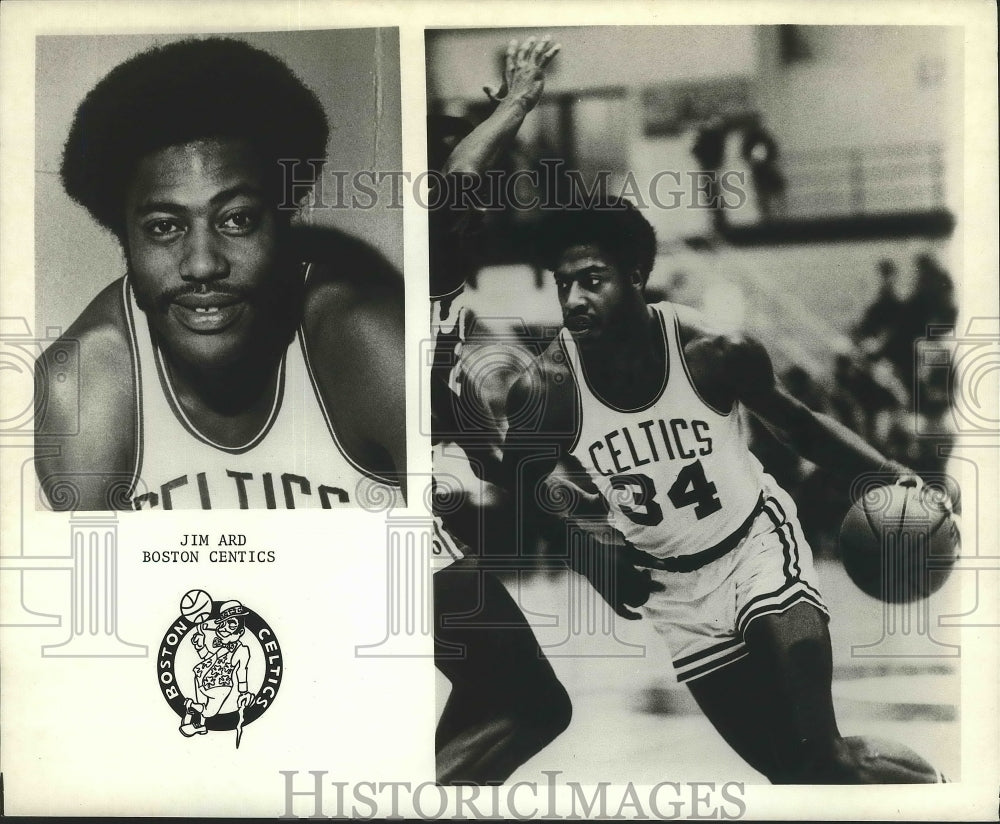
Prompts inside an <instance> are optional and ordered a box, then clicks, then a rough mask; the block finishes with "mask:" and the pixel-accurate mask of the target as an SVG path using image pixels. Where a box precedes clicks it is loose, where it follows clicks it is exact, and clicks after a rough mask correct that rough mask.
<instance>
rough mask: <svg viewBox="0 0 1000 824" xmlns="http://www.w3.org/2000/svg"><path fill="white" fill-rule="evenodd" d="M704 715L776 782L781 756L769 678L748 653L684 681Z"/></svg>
mask: <svg viewBox="0 0 1000 824" xmlns="http://www.w3.org/2000/svg"><path fill="white" fill-rule="evenodd" d="M686 685H687V688H688V690H690V692H691V695H692V696H693V697H694V699H695V701H697V703H698V706H699V707H700V708H701V711H702V712H703V713H705V717H706V718H708V720H709V721H711V722H712V726H714V727H715V729H716V730H717V731H718V733H719V734H720V735H721V736H722V737H723V739H724V740H725V741H726V743H727V744H729V746H730V747H732V748H733V750H735V751H736V753H737V754H738V755H739V756H740V757H741V758H742V759H743V760H744V761H746V762H747V764H749V765H750V766H751V767H753V768H754V769H755V770H757V771H758V772H760V773H762V774H763V775H764V776H766V777H767V779H768V780H769V781H771V782H772V783H778V782H777V779H778V778H779V777H780V774H781V758H780V756H779V753H778V752H777V750H776V748H775V743H776V740H777V738H776V736H775V730H774V723H773V716H774V713H773V712H772V711H771V709H772V708H771V696H770V695H769V693H768V680H767V678H766V677H762V673H761V672H760V669H759V666H758V662H757V660H756V659H755V658H751V657H750V656H747V657H745V658H742V659H740V660H739V661H736V662H735V663H733V664H730V665H729V666H727V667H724V668H722V669H719V670H716V671H715V672H712V673H709V674H708V675H705V676H702V677H701V678H697V679H695V680H692V681H688V682H687V684H686Z"/></svg>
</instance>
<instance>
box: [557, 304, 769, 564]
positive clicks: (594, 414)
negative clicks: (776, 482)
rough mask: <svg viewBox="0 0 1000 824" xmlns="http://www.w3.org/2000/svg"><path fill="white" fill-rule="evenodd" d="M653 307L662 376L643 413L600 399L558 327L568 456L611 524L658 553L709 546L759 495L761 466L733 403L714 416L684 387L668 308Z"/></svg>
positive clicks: (683, 552)
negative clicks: (572, 398)
mask: <svg viewBox="0 0 1000 824" xmlns="http://www.w3.org/2000/svg"><path fill="white" fill-rule="evenodd" d="M651 308H652V311H653V312H654V313H655V317H656V318H657V320H658V321H659V325H660V329H661V331H662V333H663V339H664V346H665V350H666V374H665V379H664V383H663V387H662V389H661V392H660V394H659V395H658V396H657V397H656V398H655V399H654V400H653V401H652V402H651V403H650V404H649V405H648V406H647V407H645V408H644V409H642V410H636V411H623V410H619V409H614V408H612V407H610V406H608V405H606V404H605V403H604V402H603V401H602V400H601V399H599V398H598V397H597V396H596V395H595V394H594V392H593V391H592V390H591V389H590V387H589V386H588V383H587V380H586V376H585V374H584V371H583V366H582V363H581V360H580V354H579V351H578V350H577V348H576V345H575V343H574V341H573V338H572V336H571V335H570V334H569V332H567V331H566V330H563V331H562V332H561V333H560V338H559V345H561V346H563V348H564V349H565V350H566V353H567V363H568V364H569V366H570V368H571V370H572V372H573V375H574V379H575V383H576V386H577V387H578V390H579V393H580V422H579V433H578V437H577V440H576V445H575V446H574V448H573V450H572V454H573V455H574V457H576V458H577V460H579V461H580V463H581V464H582V466H583V467H584V468H585V469H586V471H587V473H588V475H589V476H590V479H591V480H592V481H593V482H594V484H595V485H596V486H597V487H598V489H600V491H601V493H602V495H603V496H604V498H605V500H606V501H607V503H608V508H609V510H610V513H611V519H612V521H613V523H614V525H615V527H617V528H618V529H619V530H620V531H621V532H622V534H623V535H624V536H625V537H626V538H627V539H628V540H629V541H631V542H632V543H633V544H634V545H635V546H636V547H638V548H639V549H642V550H644V551H646V552H649V553H650V554H652V555H655V556H657V557H661V558H665V557H668V556H671V555H689V554H692V553H694V552H699V551H701V550H703V549H707V548H708V547H711V546H714V545H715V544H717V543H718V542H719V541H721V540H723V539H724V538H726V537H728V536H729V535H730V534H731V533H732V532H733V531H734V530H736V529H737V528H738V527H739V526H740V525H741V524H742V523H743V522H744V520H745V519H746V517H747V515H748V514H749V513H750V512H751V510H752V509H753V507H754V506H755V504H756V502H757V499H758V496H759V495H760V490H761V485H762V483H763V470H762V469H761V467H760V464H759V463H758V462H757V460H756V458H754V456H753V455H752V454H751V452H750V450H749V448H748V446H747V443H746V438H745V436H744V434H743V431H742V427H741V422H740V419H739V410H738V409H733V410H732V411H731V412H729V413H728V414H721V413H720V412H718V411H716V410H715V409H713V408H711V407H710V406H708V405H707V404H706V403H705V402H704V401H703V400H702V399H701V398H700V397H699V395H698V393H697V391H696V390H695V388H694V386H693V385H692V383H691V379H690V376H689V375H688V372H687V365H686V364H685V362H684V359H683V358H684V356H683V351H682V349H681V343H680V332H679V325H678V322H677V317H676V313H675V312H674V310H673V308H672V307H671V306H670V304H668V303H664V304H657V305H655V306H653V307H651Z"/></svg>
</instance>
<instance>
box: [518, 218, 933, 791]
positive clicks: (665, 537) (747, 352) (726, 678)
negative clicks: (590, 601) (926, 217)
mask: <svg viewBox="0 0 1000 824" xmlns="http://www.w3.org/2000/svg"><path fill="white" fill-rule="evenodd" d="M655 253H656V241H655V237H654V233H653V229H652V227H651V226H650V225H649V223H648V222H647V221H646V220H645V218H643V217H642V215H641V214H640V213H639V212H638V210H637V209H636V208H635V207H633V206H632V205H631V204H629V203H628V202H626V201H622V200H609V201H607V202H603V203H597V204H594V205H593V206H591V207H590V208H586V209H579V210H570V209H567V210H564V211H562V212H561V213H557V214H555V215H553V216H552V217H551V219H550V220H549V221H548V222H547V225H546V226H545V231H544V232H543V235H542V258H543V262H544V264H545V266H546V268H548V269H550V270H551V271H552V272H553V273H554V276H555V282H556V286H557V290H558V296H559V302H560V305H561V307H562V314H563V320H564V328H563V329H562V330H561V331H560V333H559V336H558V337H557V339H556V340H555V341H554V342H553V343H552V345H551V346H550V347H549V348H548V350H547V351H546V352H545V353H544V354H543V355H542V356H541V357H539V358H538V359H537V360H536V361H535V362H534V364H533V366H532V367H531V368H530V369H529V370H528V371H526V372H525V373H524V374H523V375H522V376H521V377H520V378H519V379H518V381H517V382H516V383H515V385H514V386H513V388H512V390H511V393H510V398H509V404H508V408H509V410H510V415H511V417H510V429H509V431H508V434H507V438H506V442H505V446H504V475H505V478H506V483H508V484H509V485H510V486H511V488H516V489H517V490H518V493H519V494H518V503H519V505H520V507H521V516H522V517H523V518H525V519H526V520H527V521H528V522H529V525H530V521H531V520H533V519H534V520H537V518H538V515H537V514H536V513H537V511H538V509H539V506H538V504H537V503H536V500H537V496H539V494H540V492H539V484H540V483H541V482H542V479H543V478H544V477H545V475H546V473H548V472H549V471H551V469H552V468H553V467H554V466H555V463H556V461H557V459H559V458H560V457H561V458H564V459H568V460H570V461H572V462H573V463H574V464H575V465H576V466H577V467H578V468H579V471H581V472H582V473H583V478H582V481H581V483H582V484H592V485H593V486H595V487H596V488H597V489H598V490H600V493H601V495H602V497H603V499H604V501H605V502H606V505H607V508H608V510H609V517H610V520H611V522H612V523H613V525H614V526H615V527H616V528H617V529H618V530H620V531H621V533H622V534H623V535H624V537H625V539H626V540H627V541H628V542H629V544H631V546H632V547H633V550H632V556H631V560H634V558H635V553H643V554H645V555H646V556H647V559H646V560H645V561H643V562H642V563H643V564H644V565H645V566H648V567H650V568H652V570H653V571H652V576H653V579H654V581H655V582H656V583H657V584H659V585H660V586H661V588H662V590H661V591H659V592H654V593H652V595H651V597H650V598H649V600H648V602H647V603H646V604H645V606H644V607H643V612H644V614H645V615H646V616H647V617H648V618H649V619H650V620H652V621H653V622H654V625H655V626H656V628H657V629H658V630H659V631H660V632H662V633H663V634H664V635H665V636H666V641H667V643H668V645H669V647H670V649H671V652H672V655H673V662H674V667H675V669H676V673H677V677H678V680H679V681H681V682H682V683H685V684H686V685H687V686H688V688H689V689H690V691H691V693H692V694H693V695H694V697H695V699H696V700H697V702H698V704H699V706H700V707H701V708H702V710H703V711H704V712H705V714H706V715H707V716H708V718H709V719H710V720H711V722H712V723H713V724H714V725H715V727H716V729H717V730H718V731H719V732H720V733H721V735H722V736H723V737H724V738H725V740H726V741H727V742H728V743H729V744H730V745H731V746H732V747H733V748H734V749H735V750H736V751H737V752H738V753H739V754H740V755H741V756H742V757H743V758H744V759H745V760H746V761H747V762H748V763H749V764H750V765H751V766H753V767H754V768H755V769H757V770H758V771H760V772H762V773H763V774H764V775H765V776H767V778H768V779H769V780H770V781H772V782H774V783H909V782H933V781H936V780H938V777H939V776H938V774H937V773H936V771H935V770H934V769H933V768H932V767H931V766H930V765H929V764H927V763H926V762H925V761H923V759H922V758H920V756H918V755H916V754H915V753H913V752H912V751H910V750H908V749H906V748H905V747H901V746H900V745H897V744H892V743H889V742H877V741H874V740H871V739H867V738H845V737H842V736H841V735H840V733H839V731H838V729H837V722H836V719H835V717H834V710H833V703H832V698H831V677H832V672H831V670H832V663H831V648H830V636H829V633H828V628H827V621H828V615H829V613H828V610H827V607H826V605H825V604H824V603H823V600H822V598H821V596H820V593H819V591H818V589H817V584H816V576H815V573H814V571H813V565H812V560H811V553H810V550H809V547H808V546H807V545H806V543H805V540H804V539H803V537H802V531H801V528H800V527H799V524H798V521H797V518H796V512H795V505H794V503H793V502H792V500H791V499H790V498H789V496H788V495H787V494H786V493H785V492H784V491H783V490H782V489H780V488H779V487H778V486H777V485H776V484H775V483H774V482H773V480H772V479H771V478H770V477H769V476H768V475H766V474H765V473H764V472H763V470H762V468H761V466H760V464H759V463H758V462H757V460H756V459H755V458H754V457H753V455H752V454H751V453H750V451H749V449H748V447H747V443H746V438H745V435H744V429H743V427H742V426H741V420H740V416H741V409H742V408H743V407H745V408H746V409H748V410H749V411H750V412H752V413H754V414H755V415H756V416H758V417H759V418H760V419H761V420H762V421H763V422H764V423H765V424H766V425H767V426H768V427H769V428H770V429H772V430H773V431H774V432H776V433H777V434H779V435H780V436H782V437H783V438H784V439H785V440H786V441H787V442H788V443H789V444H790V445H792V446H793V447H794V448H796V449H797V450H798V452H799V453H800V454H801V455H803V456H804V457H806V458H808V459H809V460H811V461H813V462H815V463H817V464H819V465H822V466H825V467H828V468H830V469H831V470H834V471H836V472H838V473H840V474H843V475H844V476H845V477H847V478H854V477H857V476H859V475H861V474H863V473H871V472H877V473H882V474H884V475H889V476H891V477H893V478H898V479H903V480H904V482H906V483H918V482H919V479H916V477H915V476H912V475H911V474H910V473H908V472H907V470H906V469H905V468H904V467H902V466H900V465H898V464H893V463H890V462H888V461H887V460H886V459H885V458H884V457H883V456H882V455H881V454H879V453H878V452H877V451H876V450H874V449H873V448H871V447H870V446H868V445H867V444H866V443H865V442H863V441H862V440H860V439H859V438H858V437H857V436H855V435H854V434H853V433H851V432H850V431H848V430H847V429H845V428H844V427H841V426H840V425H839V424H837V423H835V422H833V421H832V420H831V419H829V418H826V417H824V416H821V415H817V414H815V413H813V412H811V411H810V410H809V409H808V408H807V407H805V406H804V405H803V404H801V403H799V402H798V401H796V400H795V399H794V398H792V397H791V396H789V395H788V394H786V393H785V392H784V390H782V388H781V387H780V386H779V385H778V384H777V383H776V382H775V378H774V373H773V370H772V367H771V361H770V359H769V357H768V354H767V352H766V351H765V350H764V348H763V347H762V346H761V345H760V344H759V343H757V342H756V341H754V340H752V339H750V338H747V337H743V336H739V335H729V334H722V333H720V332H717V331H715V330H713V329H712V328H711V327H710V326H709V325H708V324H707V323H706V321H705V320H704V319H703V318H702V317H701V316H700V315H699V314H698V313H696V312H695V311H693V310H691V309H689V308H686V307H683V306H677V305H672V304H670V303H660V304H655V305H647V304H646V302H645V300H644V297H643V290H644V288H645V285H646V281H647V279H648V277H649V273H650V269H651V268H652V265H653V260H654V257H655Z"/></svg>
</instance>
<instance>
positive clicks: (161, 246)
mask: <svg viewBox="0 0 1000 824" xmlns="http://www.w3.org/2000/svg"><path fill="white" fill-rule="evenodd" d="M125 222H126V232H127V238H126V239H127V255H128V259H129V266H130V272H131V275H132V279H133V285H134V288H135V292H136V298H137V301H138V303H139V305H140V307H142V309H144V310H145V312H146V314H147V316H148V318H149V320H150V323H151V325H152V327H153V329H154V331H155V332H156V334H157V337H158V339H159V341H160V343H161V344H162V345H163V347H164V348H165V349H166V350H167V351H168V352H169V353H170V354H171V355H172V356H174V357H175V358H179V359H181V360H183V361H185V362H187V363H189V364H191V365H194V366H199V367H217V366H225V365H227V364H229V363H232V362H234V361H236V360H238V359H239V358H240V357H242V356H244V355H246V354H247V353H248V352H249V351H251V350H252V349H253V346H254V345H255V342H259V340H260V339H261V338H262V336H265V337H266V336H267V335H268V333H269V332H271V331H272V330H270V329H269V327H271V326H273V320H274V313H275V306H277V305H278V304H279V303H280V301H279V300H278V296H279V294H280V292H281V289H280V287H281V280H282V277H283V274H286V273H283V272H282V271H281V267H280V265H279V255H278V242H277V235H278V217H277V212H276V209H275V208H274V207H273V205H271V202H270V199H269V198H267V196H266V193H265V187H264V181H263V175H262V173H261V168H260V164H259V163H258V162H257V160H256V158H255V156H254V155H253V153H252V151H251V150H250V149H249V147H247V146H246V145H245V144H243V143H241V142H239V141H232V140H201V141H196V142H193V143H186V144H183V145H180V146H170V147H167V148H165V149H161V150H159V151H157V152H154V153H152V154H149V155H147V156H145V157H144V158H143V159H142V160H140V162H139V164H138V166H137V168H136V172H135V174H134V176H133V178H132V182H131V186H130V187H129V191H128V193H127V196H126V215H125Z"/></svg>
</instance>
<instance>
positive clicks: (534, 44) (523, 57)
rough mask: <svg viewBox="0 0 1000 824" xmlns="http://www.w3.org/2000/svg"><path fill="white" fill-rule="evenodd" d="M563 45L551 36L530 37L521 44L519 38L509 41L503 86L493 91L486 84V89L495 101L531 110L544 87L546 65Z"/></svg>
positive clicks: (501, 84) (490, 97) (487, 93)
mask: <svg viewBox="0 0 1000 824" xmlns="http://www.w3.org/2000/svg"><path fill="white" fill-rule="evenodd" d="M561 48H562V46H561V45H559V44H558V43H553V42H552V39H551V38H550V37H549V36H548V35H546V36H545V37H543V38H542V39H541V40H537V41H536V40H535V38H534V37H529V38H528V39H527V40H525V41H524V42H522V43H521V44H520V45H518V42H517V40H511V41H510V43H508V44H507V54H506V56H505V58H504V72H503V79H502V81H501V83H500V89H499V90H498V91H496V92H494V91H493V90H492V89H490V87H489V86H483V91H484V92H486V96H487V97H489V99H490V100H492V101H493V102H494V103H500V102H512V103H520V104H521V105H522V106H524V108H525V111H530V110H531V109H533V108H534V107H535V104H536V103H538V101H539V99H540V98H541V96H542V91H543V89H544V88H545V67H546V66H548V65H549V63H550V62H551V61H552V58H553V57H555V56H556V55H557V54H558V53H559V49H561Z"/></svg>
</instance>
